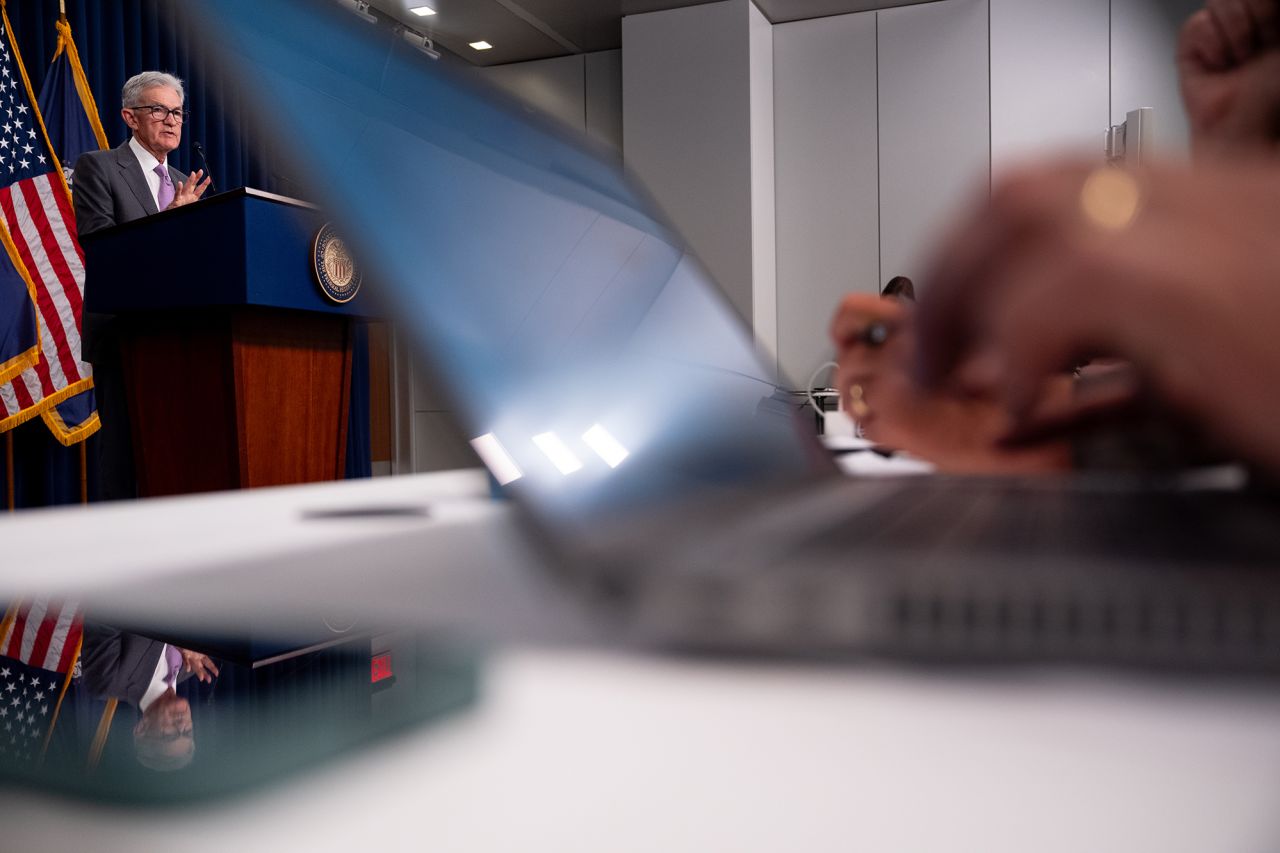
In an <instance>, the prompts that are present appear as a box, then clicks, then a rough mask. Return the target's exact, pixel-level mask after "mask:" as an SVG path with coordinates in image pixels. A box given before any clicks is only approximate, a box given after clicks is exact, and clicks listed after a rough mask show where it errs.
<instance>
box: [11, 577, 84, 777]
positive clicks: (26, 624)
mask: <svg viewBox="0 0 1280 853" xmlns="http://www.w3.org/2000/svg"><path fill="white" fill-rule="evenodd" d="M83 624H84V620H83V616H82V614H81V612H80V608H79V606H78V605H77V604H76V603H75V602H69V601H63V602H59V601H50V600H48V599H41V598H37V599H33V600H32V601H29V602H27V603H25V604H22V605H20V606H17V607H12V608H10V609H9V612H8V614H7V615H6V616H5V619H4V622H3V623H0V761H4V762H6V763H11V764H12V763H25V762H28V761H32V760H35V759H37V758H39V756H40V755H41V754H42V753H43V751H44V745H45V744H46V743H47V742H48V738H49V734H50V733H51V732H52V731H53V725H54V723H55V722H56V721H57V719H58V706H59V704H60V702H61V701H62V695H63V693H64V691H65V690H66V685H67V681H68V679H69V678H70V673H71V671H72V668H73V667H74V666H75V663H76V659H77V658H78V657H79V655H80V637H81V633H82V630H83Z"/></svg>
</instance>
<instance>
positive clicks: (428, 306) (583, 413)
mask: <svg viewBox="0 0 1280 853" xmlns="http://www.w3.org/2000/svg"><path fill="white" fill-rule="evenodd" d="M188 12H189V13H190V14H193V15H198V16H199V21H198V27H197V29H198V30H199V31H202V32H204V33H206V34H207V36H208V37H207V39H206V40H205V42H206V43H205V48H206V49H208V50H209V52H210V53H211V54H212V56H213V58H214V59H216V60H220V62H219V63H218V67H219V68H220V69H221V71H222V73H224V74H228V75H231V76H232V77H233V78H238V79H237V82H239V84H240V86H241V88H242V91H243V92H245V93H246V94H247V95H249V96H250V98H251V99H252V100H253V101H254V102H255V104H256V107H257V109H258V118H259V121H260V122H261V123H262V125H263V126H264V127H266V128H267V129H268V131H269V132H271V133H272V134H274V135H275V136H276V139H275V142H276V143H277V144H279V145H281V146H282V148H283V150H287V151H289V152H290V158H291V160H292V166H293V168H294V169H295V170H296V172H297V174H296V176H293V175H291V176H290V177H291V178H293V177H296V179H297V182H298V184H299V186H303V187H305V188H306V189H307V191H308V193H309V194H311V196H312V200H314V201H317V202H319V203H321V204H322V205H323V206H324V207H325V208H326V209H327V210H328V211H330V212H331V213H332V215H333V216H334V219H335V222H336V223H337V224H338V225H339V227H340V228H341V229H342V232H343V234H344V236H345V238H346V239H347V241H348V242H349V244H350V245H351V246H352V248H353V252H354V254H355V256H356V258H357V260H358V261H359V263H360V264H361V266H362V267H363V269H364V270H365V272H366V279H367V280H368V281H369V286H370V288H371V290H372V291H373V293H374V295H375V296H377V297H378V298H379V299H380V301H381V302H382V304H383V305H384V307H385V311H386V316H387V317H388V318H390V319H392V320H393V321H394V322H395V323H396V325H397V329H398V331H399V332H400V333H401V334H402V335H404V336H406V337H407V338H408V339H409V340H410V341H411V343H412V344H413V346H414V347H415V348H416V349H417V351H418V354H419V355H420V357H421V358H422V360H423V361H424V362H425V364H426V365H428V367H429V368H430V370H431V371H432V373H433V375H434V376H435V378H436V379H437V380H438V382H439V383H440V384H441V385H442V386H444V387H446V388H447V389H448V391H449V392H450V393H451V395H452V402H453V405H454V407H455V411H456V412H457V414H458V417H459V421H460V423H461V424H462V425H463V427H464V429H465V430H466V431H467V433H468V438H469V439H472V446H473V447H474V448H475V449H476V451H477V453H478V455H480V456H481V457H482V459H483V460H484V461H485V463H486V464H487V465H488V466H489V468H490V470H491V472H492V473H493V474H494V476H495V478H496V479H497V480H498V481H500V482H501V483H504V484H505V485H506V486H507V487H508V488H509V489H511V490H513V491H515V492H518V493H519V495H520V496H521V498H522V499H525V500H526V502H527V503H529V504H530V505H531V506H532V507H533V508H534V509H536V510H538V511H539V512H540V514H544V515H546V514H549V515H555V516H560V517H562V519H565V520H576V521H579V522H584V523H588V524H589V523H591V522H592V521H593V519H596V518H598V517H600V515H601V514H602V513H617V512H619V511H629V510H633V509H639V508H642V507H644V506H645V505H648V504H658V503H661V504H663V505H669V504H670V501H671V500H672V499H674V498H688V499H696V498H697V497H698V496H699V495H700V494H702V493H703V492H704V491H706V490H714V491H723V490H726V489H728V490H732V489H735V488H738V487H742V486H745V485H747V484H752V485H755V484H759V483H761V482H764V481H770V480H774V479H791V478H796V477H799V476H803V475H805V474H807V473H809V472H812V471H814V470H819V469H822V468H823V467H824V466H829V463H827V462H826V460H825V459H824V458H823V457H822V456H821V455H820V454H819V453H815V447H816V443H815V441H814V439H813V436H812V432H813V430H812V427H811V426H809V427H806V426H805V421H804V420H803V419H802V418H801V417H800V416H799V414H798V411H797V409H798V407H797V406H796V404H795V403H794V402H793V400H792V398H791V396H790V395H789V394H787V393H786V392H785V391H784V390H783V389H782V387H781V386H780V383H779V382H778V380H777V378H776V376H775V375H774V373H773V372H772V371H771V369H769V368H768V367H766V366H765V364H764V362H763V361H762V359H761V358H759V357H758V354H757V353H756V351H755V347H754V344H753V342H752V339H751V337H750V335H749V333H748V331H747V329H746V327H745V325H744V324H743V323H742V322H741V320H740V319H739V318H738V317H737V316H735V315H734V314H733V312H732V309H731V308H730V307H729V306H728V303H727V301H726V300H725V299H724V298H723V297H722V296H721V295H720V293H719V292H718V291H717V289H716V288H715V286H714V285H713V284H712V283H711V282H710V281H709V279H708V276H707V274H706V272H705V271H704V270H703V268H702V267H701V266H700V265H699V263H698V262H697V261H696V259H695V258H694V257H693V256H692V255H691V254H690V253H689V252H688V251H687V250H686V247H685V245H684V243H683V242H682V241H681V240H680V238H679V237H678V236H677V235H675V234H674V233H672V231H671V230H670V229H669V228H668V227H667V226H666V225H665V224H664V222H663V221H662V220H661V219H660V218H659V217H658V215H656V214H655V212H654V211H655V209H654V206H653V205H652V204H651V203H650V202H649V201H648V199H647V198H646V197H645V196H644V195H643V193H642V192H641V191H639V190H638V189H637V188H636V187H635V186H634V185H633V183H632V182H631V181H630V180H629V179H627V178H626V177H625V176H624V175H623V173H622V171H621V169H620V168H619V167H618V166H616V165H615V164H613V163H612V162H610V159H611V158H610V157H609V156H607V155H605V154H604V152H602V151H598V150H596V149H595V148H593V147H592V143H591V142H589V141H588V140H587V138H586V137H585V136H581V135H575V134H573V133H571V132H569V131H567V130H566V129H564V128H562V127H561V126H560V125H557V124H554V123H552V122H551V121H550V120H549V119H544V118H542V117H540V116H537V115H533V114H531V113H530V112H529V111H528V110H527V109H524V108H521V107H520V106H519V105H518V104H517V103H516V102H515V101H513V100H511V99H509V98H508V97H507V96H504V95H502V94H500V93H498V92H497V91H496V90H492V89H490V88H489V87H488V86H487V85H486V84H485V83H484V82H483V81H481V80H478V79H472V77H471V76H469V75H468V73H467V69H465V68H450V67H447V66H446V64H445V63H437V62H433V61H431V60H430V59H429V58H427V57H426V56H424V55H423V54H422V53H420V52H419V51H416V50H413V49H412V48H410V47H409V46H407V45H406V44H404V42H403V40H402V39H400V38H398V37H396V36H395V35H394V34H393V33H392V32H390V30H389V29H388V28H386V27H382V26H371V25H368V24H365V23H363V22H361V21H360V20H359V19H358V18H356V17H355V16H353V15H350V14H349V13H347V12H345V11H344V10H343V9H342V8H340V7H339V6H338V5H337V4H335V3H316V2H315V0H273V2H271V3H262V2H260V0H223V2H219V3H216V4H205V3H191V4H189V8H188ZM808 423H809V424H812V420H811V419H810V420H809V421H808ZM806 432H807V433H808V434H806Z"/></svg>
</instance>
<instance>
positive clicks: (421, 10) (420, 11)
mask: <svg viewBox="0 0 1280 853" xmlns="http://www.w3.org/2000/svg"><path fill="white" fill-rule="evenodd" d="M409 11H410V12H412V13H413V14H415V15H418V16H420V17H423V18H425V17H426V16H427V15H434V14H435V13H436V10H435V9H432V8H431V7H430V6H414V7H413V8H412V9H410V10H409Z"/></svg>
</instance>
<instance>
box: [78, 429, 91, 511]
mask: <svg viewBox="0 0 1280 853" xmlns="http://www.w3.org/2000/svg"><path fill="white" fill-rule="evenodd" d="M86 441H88V439H87V438H86V439H83V440H81V442H80V503H82V504H87V503H88V502H89V454H88V451H86V450H85V448H84V445H85V442H86Z"/></svg>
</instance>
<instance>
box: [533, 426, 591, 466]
mask: <svg viewBox="0 0 1280 853" xmlns="http://www.w3.org/2000/svg"><path fill="white" fill-rule="evenodd" d="M533 443H534V444H536V445H538V449H539V450H541V451H542V452H543V453H545V454H546V455H547V458H548V459H550V460H551V464H552V465H554V466H556V469H557V470H559V472H560V473H561V474H572V473H573V472H574V471H577V470H578V469H580V468H581V467H582V463H581V462H580V461H578V457H576V456H574V455H573V451H571V450H570V449H569V448H567V447H565V446H564V442H563V441H561V440H560V437H559V436H557V435H556V434H555V433H554V432H544V433H539V434H538V435H535V436H534V437H533Z"/></svg>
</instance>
